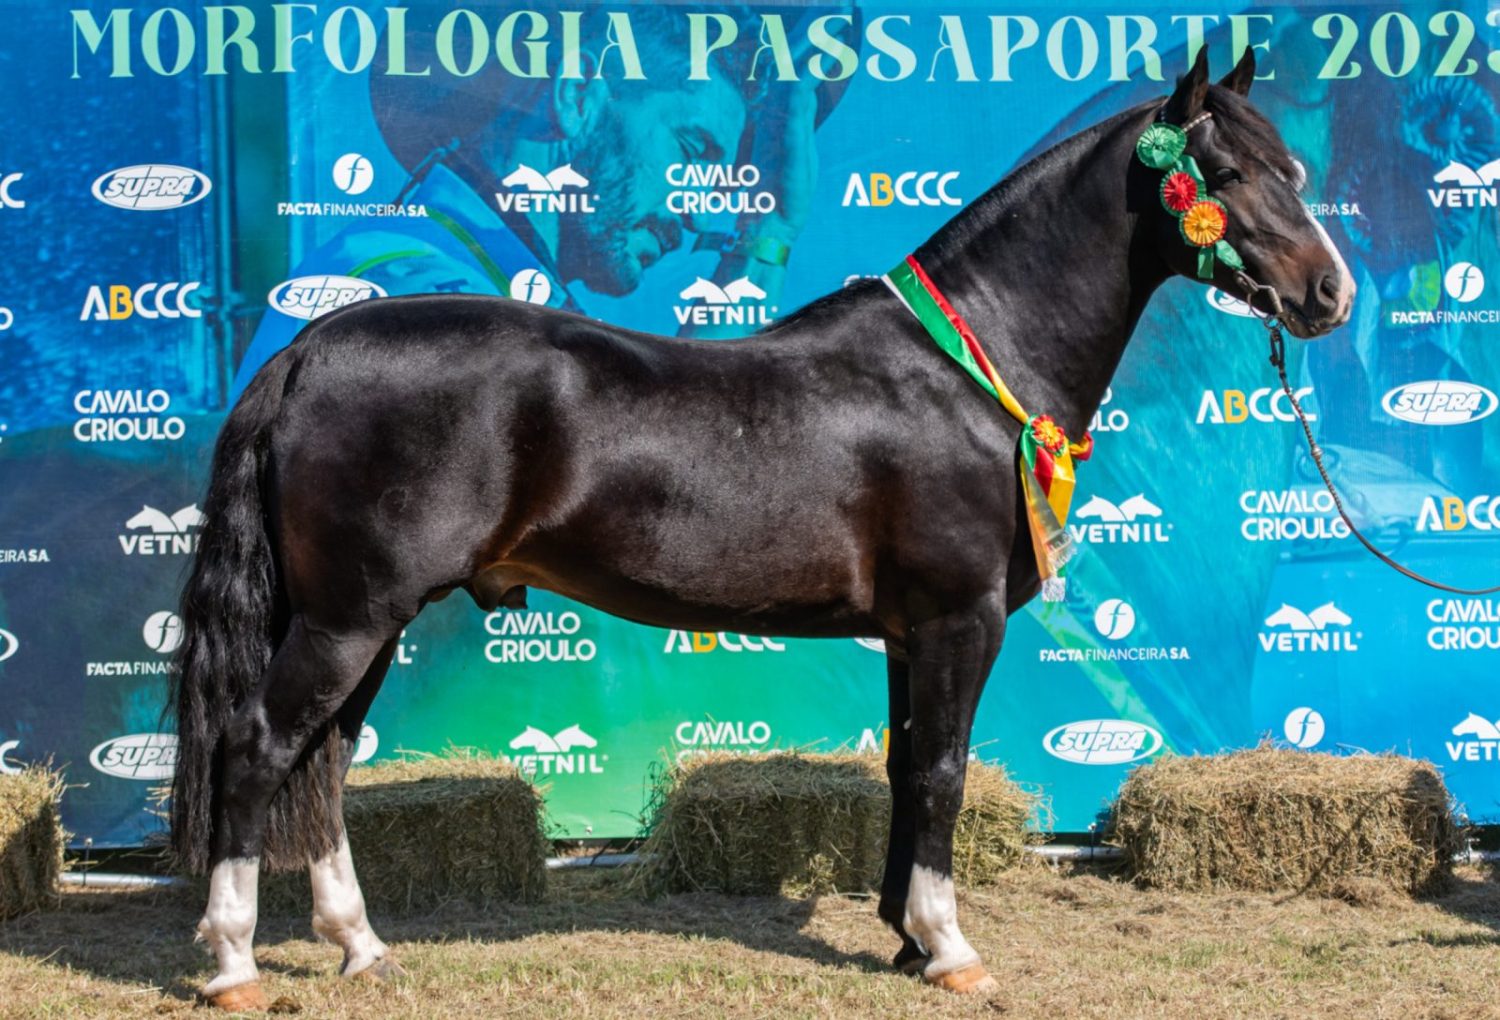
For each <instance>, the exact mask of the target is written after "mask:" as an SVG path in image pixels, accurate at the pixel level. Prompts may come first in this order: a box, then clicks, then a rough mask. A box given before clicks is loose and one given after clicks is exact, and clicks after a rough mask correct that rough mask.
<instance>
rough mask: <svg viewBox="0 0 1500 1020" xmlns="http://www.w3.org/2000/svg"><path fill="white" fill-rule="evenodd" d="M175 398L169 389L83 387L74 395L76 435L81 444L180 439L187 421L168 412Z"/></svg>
mask: <svg viewBox="0 0 1500 1020" xmlns="http://www.w3.org/2000/svg"><path fill="white" fill-rule="evenodd" d="M171 407H172V397H171V395H170V394H168V393H167V391H166V390H79V391H78V392H77V393H75V394H74V395H73V410H74V411H76V412H77V413H78V415H79V418H78V420H77V421H76V422H74V423H73V438H74V439H76V440H78V441H79V442H80V443H100V442H115V441H120V440H131V439H135V440H148V441H149V440H160V439H165V440H177V439H181V438H182V437H183V434H184V433H185V432H186V431H187V425H186V423H185V422H184V421H183V420H182V419H181V418H179V417H177V416H176V415H168V414H167V412H168V411H169V410H171Z"/></svg>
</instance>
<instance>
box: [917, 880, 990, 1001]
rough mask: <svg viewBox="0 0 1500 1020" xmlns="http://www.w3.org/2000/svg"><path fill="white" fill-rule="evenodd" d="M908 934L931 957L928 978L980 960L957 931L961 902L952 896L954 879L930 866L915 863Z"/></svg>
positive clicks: (926, 972) (927, 972)
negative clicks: (940, 873) (959, 904)
mask: <svg viewBox="0 0 1500 1020" xmlns="http://www.w3.org/2000/svg"><path fill="white" fill-rule="evenodd" d="M901 926H902V927H903V928H905V929H906V933H907V934H908V935H910V936H911V937H912V938H914V939H916V940H917V942H918V943H920V944H921V946H922V948H923V949H925V950H926V951H927V952H928V954H929V955H931V957H932V959H931V961H930V962H929V963H928V964H927V967H926V969H925V974H926V975H927V977H929V978H934V977H939V976H941V975H943V974H949V973H952V972H953V971H955V970H962V969H963V968H965V967H967V966H969V965H970V964H975V963H978V962H979V954H978V953H976V952H975V951H974V947H973V946H971V945H969V940H968V939H966V938H964V935H963V932H961V931H959V930H958V903H957V902H956V901H955V900H954V898H953V879H951V878H949V877H948V876H946V875H939V874H938V873H937V872H936V871H933V870H932V869H931V868H926V867H923V866H922V865H920V864H914V865H912V869H911V884H910V886H909V887H908V889H907V892H906V916H905V917H904V918H903V919H902V921H901Z"/></svg>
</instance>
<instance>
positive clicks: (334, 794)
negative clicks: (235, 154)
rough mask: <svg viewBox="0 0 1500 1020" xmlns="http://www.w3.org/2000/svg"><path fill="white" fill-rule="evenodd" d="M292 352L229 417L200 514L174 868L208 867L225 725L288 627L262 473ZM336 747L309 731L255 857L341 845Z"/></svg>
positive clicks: (178, 703) (189, 608)
mask: <svg viewBox="0 0 1500 1020" xmlns="http://www.w3.org/2000/svg"><path fill="white" fill-rule="evenodd" d="M295 361H296V352H295V349H293V350H289V351H286V352H283V353H282V354H281V355H279V356H277V357H276V358H274V359H272V360H271V361H270V362H269V363H268V364H267V365H266V367H265V368H264V369H262V370H261V371H260V373H259V374H257V375H256V377H255V379H254V380H253V381H252V382H251V383H250V385H249V387H248V388H247V389H246V390H245V392H244V394H243V395H242V396H241V397H240V400H239V403H238V404H236V405H235V407H234V410H233V411H232V412H230V414H229V417H228V419H227V420H226V421H225V422H224V428H223V430H222V431H221V432H220V433H219V440H218V444H217V445H216V446H215V448H214V459H213V468H212V471H211V473H210V478H209V487H208V496H207V497H206V498H205V500H204V503H203V512H204V516H205V517H206V518H207V521H206V522H205V523H204V525H203V529H202V531H201V532H200V533H199V542H198V552H197V556H196V558H195V559H194V561H193V569H192V574H191V576H190V577H189V579H188V583H187V587H186V588H185V589H184V590H183V594H182V612H181V616H182V627H183V639H182V644H181V645H180V646H179V647H178V649H177V654H176V657H175V666H176V669H175V673H174V675H175V690H174V691H173V697H172V703H173V704H175V710H176V712H175V714H176V722H177V741H178V743H177V772H176V774H175V776H174V777H173V780H172V809H171V820H172V850H173V853H174V854H175V855H176V857H177V861H178V865H179V866H180V867H182V868H185V869H186V870H188V871H191V872H194V873H202V872H204V871H207V870H208V867H209V863H210V855H211V843H212V839H213V828H214V813H215V811H214V809H215V804H216V800H215V791H216V790H217V789H218V785H219V782H218V777H219V767H220V763H219V757H220V756H219V744H220V741H221V738H222V736H223V734H224V729H225V726H226V725H227V724H228V723H229V720H230V717H231V716H232V715H233V714H234V711H235V709H237V708H238V707H239V705H240V704H241V702H242V701H243V700H244V699H245V696H246V695H248V694H249V693H250V692H251V691H252V690H254V688H255V686H256V684H258V683H259V682H260V679H261V677H262V675H263V674H264V673H265V670H266V666H267V665H268V664H269V663H270V661H271V655H272V653H273V652H274V651H275V648H276V645H277V643H278V642H279V641H280V639H281V636H282V633H283V632H284V631H285V627H286V620H285V616H286V607H285V593H284V592H283V590H282V588H281V583H280V579H279V577H278V571H277V566H276V556H275V552H274V550H273V549H272V547H271V537H270V535H269V533H268V530H267V521H266V516H265V505H264V499H263V496H262V479H263V475H264V471H265V466H266V461H267V457H268V454H269V444H270V434H269V433H270V425H271V423H272V422H273V421H275V420H276V416H277V414H278V413H279V411H280V410H281V401H282V395H283V392H284V391H285V388H286V383H287V376H288V374H289V373H290V371H291V367H292V365H293V364H294V363H295ZM173 704H169V706H168V711H169V712H170V711H171V710H172V707H173ZM338 747H339V745H338V739H337V733H336V732H334V733H328V734H324V735H323V737H322V738H320V739H316V740H314V742H313V746H312V747H311V748H310V751H309V753H308V754H305V755H303V757H302V761H301V762H300V763H299V764H298V766H297V769H296V771H295V772H294V773H293V775H292V777H291V778H290V779H289V780H288V781H287V783H286V785H284V786H283V787H282V788H281V790H280V791H279V792H278V793H277V794H276V800H275V801H274V802H273V804H272V807H271V811H270V815H269V818H268V823H267V831H266V839H265V847H264V850H263V852H262V858H261V859H262V862H263V864H264V865H265V866H267V867H271V868H278V869H279V868H292V867H306V866H307V863H308V861H309V860H310V859H311V858H313V857H318V856H321V855H322V854H323V853H326V852H327V851H328V850H331V849H333V847H334V846H335V845H336V843H337V839H338V833H339V825H340V822H339V814H340V805H339V796H338V779H339V776H340V774H341V772H342V769H341V768H340V767H339V758H340V754H339V750H338ZM330 777H331V778H332V787H331V789H330V784H329V778H330Z"/></svg>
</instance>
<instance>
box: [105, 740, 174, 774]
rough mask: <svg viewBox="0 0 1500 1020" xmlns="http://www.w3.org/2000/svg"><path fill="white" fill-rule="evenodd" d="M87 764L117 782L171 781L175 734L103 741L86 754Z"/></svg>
mask: <svg viewBox="0 0 1500 1020" xmlns="http://www.w3.org/2000/svg"><path fill="white" fill-rule="evenodd" d="M89 764H90V765H92V766H94V768H96V769H98V770H99V771H100V772H103V773H104V774H105V775H106V776H117V777H119V778H120V779H139V780H148V779H171V778H172V773H173V772H174V771H175V770H176V768H177V735H176V734H174V733H131V734H129V735H128V736H123V737H114V738H112V739H110V740H106V741H105V742H104V743H102V744H100V745H99V746H98V747H96V748H94V749H93V750H92V751H90V752H89Z"/></svg>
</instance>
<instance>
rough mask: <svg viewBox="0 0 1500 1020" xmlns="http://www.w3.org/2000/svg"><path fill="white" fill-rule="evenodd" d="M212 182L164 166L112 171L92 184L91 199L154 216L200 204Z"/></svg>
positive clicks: (184, 171)
mask: <svg viewBox="0 0 1500 1020" xmlns="http://www.w3.org/2000/svg"><path fill="white" fill-rule="evenodd" d="M212 190H213V182H212V181H210V180H209V179H208V177H207V176H205V175H204V174H201V173H199V172H198V171H197V170H190V169H188V168H187V167H185V166H170V165H167V164H163V163H145V164H141V165H139V166H127V167H121V168H120V169H119V170H111V171H110V172H109V173H107V174H103V175H101V176H100V177H99V179H98V180H96V181H94V188H93V191H94V197H95V198H97V199H98V200H99V201H101V202H103V203H104V204H105V205H112V206H114V207H115V208H116V209H133V210H136V211H137V212H157V211H160V210H162V209H178V208H181V207H182V206H185V205H192V204H193V203H194V202H198V201H202V200H203V198H205V197H206V196H207V195H208V193H209V192H210V191H212Z"/></svg>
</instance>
